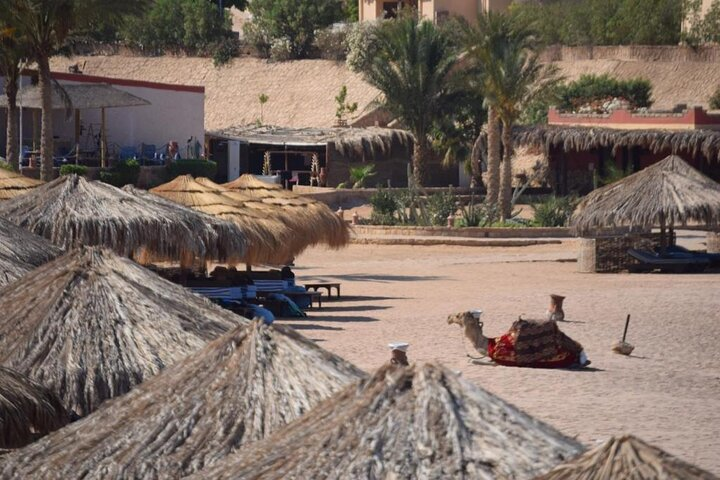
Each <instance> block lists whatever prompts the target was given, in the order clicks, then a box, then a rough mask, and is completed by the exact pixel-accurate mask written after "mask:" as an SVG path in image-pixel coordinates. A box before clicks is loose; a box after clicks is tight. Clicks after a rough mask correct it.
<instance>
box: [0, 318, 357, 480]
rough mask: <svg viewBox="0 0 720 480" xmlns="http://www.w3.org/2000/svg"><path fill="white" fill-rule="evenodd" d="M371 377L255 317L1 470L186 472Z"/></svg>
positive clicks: (8, 460)
mask: <svg viewBox="0 0 720 480" xmlns="http://www.w3.org/2000/svg"><path fill="white" fill-rule="evenodd" d="M363 376H364V374H363V373H362V372H361V371H360V370H358V369H357V368H355V367H354V366H353V365H351V364H349V363H348V362H346V361H345V360H343V359H342V358H340V357H338V356H336V355H333V354H331V353H329V352H327V351H325V350H323V349H322V348H320V347H318V346H317V345H316V344H315V343H314V342H312V341H310V340H308V339H306V338H305V337H302V336H301V335H299V334H297V333H295V331H294V330H292V329H290V328H287V327H282V326H266V325H265V324H264V323H262V322H253V323H252V325H250V326H246V327H240V328H237V329H235V330H233V331H231V332H229V333H228V334H226V335H224V336H222V337H220V338H219V339H217V340H215V341H213V342H211V343H209V344H208V345H207V346H206V347H205V348H204V349H202V350H201V351H199V352H197V353H196V354H193V355H191V356H189V357H187V358H186V359H185V360H183V361H181V362H179V363H178V364H176V365H175V366H173V367H170V368H168V369H167V370H165V371H164V372H162V373H161V374H159V375H157V376H156V377H154V378H152V379H150V380H148V381H147V382H146V383H143V384H142V385H139V386H138V387H136V388H135V389H134V390H133V391H132V392H130V393H129V394H127V395H126V396H124V397H122V398H119V399H117V400H115V401H113V402H109V403H108V404H106V406H105V407H104V408H102V409H101V410H99V411H97V412H95V413H93V414H92V415H90V416H89V417H87V418H85V419H83V420H81V421H79V422H76V423H74V424H73V425H71V426H70V427H68V428H65V429H63V430H62V431H60V432H56V434H55V435H53V436H51V437H47V439H45V440H44V441H42V442H38V443H36V444H34V445H31V446H29V447H28V448H26V449H24V450H22V451H21V452H18V453H17V454H11V455H5V456H4V457H0V474H1V475H3V476H9V477H25V478H30V477H34V476H38V475H42V476H43V477H44V478H62V479H70V478H87V477H91V478H100V477H103V478H145V479H151V478H180V477H183V476H185V475H188V474H190V473H193V472H196V471H198V470H200V469H202V468H203V467H205V466H208V465H212V464H214V463H216V462H218V461H220V460H222V459H223V458H225V457H226V456H227V455H229V454H231V453H232V452H233V451H236V450H238V449H239V448H240V447H241V446H243V448H245V447H244V445H246V444H248V443H250V442H254V441H257V440H260V439H262V438H264V437H266V436H268V435H270V434H272V433H273V432H275V431H278V430H280V429H281V428H282V427H283V426H284V425H285V424H286V423H288V422H290V421H292V420H294V419H296V418H298V417H300V416H301V415H303V414H304V413H306V412H307V411H309V410H311V409H312V408H313V407H314V406H315V405H316V404H318V403H320V402H321V401H322V400H324V399H326V398H328V397H329V396H330V395H332V394H333V393H335V392H336V391H338V390H340V389H341V388H343V387H344V386H345V385H347V384H349V383H351V382H353V381H355V380H357V379H359V378H361V377H363ZM48 475H50V476H48ZM307 478H311V477H307Z"/></svg>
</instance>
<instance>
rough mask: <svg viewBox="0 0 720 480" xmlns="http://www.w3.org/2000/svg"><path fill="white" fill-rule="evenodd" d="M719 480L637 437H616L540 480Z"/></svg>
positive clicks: (555, 469) (564, 464)
mask: <svg viewBox="0 0 720 480" xmlns="http://www.w3.org/2000/svg"><path fill="white" fill-rule="evenodd" d="M578 478H582V479H584V480H615V479H620V478H622V479H623V480H717V478H718V477H716V476H715V475H713V474H711V473H710V472H706V471H704V470H701V469H699V468H698V467H695V466H694V465H690V464H688V463H685V462H684V461H682V460H680V459H678V458H676V457H674V456H672V455H670V454H669V453H667V452H664V451H663V450H661V449H659V448H657V447H654V446H652V445H649V444H647V443H645V442H644V441H642V440H640V439H639V438H637V437H633V436H632V435H626V436H622V437H613V438H611V439H610V440H608V441H607V442H606V443H604V444H603V445H600V446H599V447H597V448H594V449H592V450H590V451H588V452H586V453H584V454H582V455H580V456H579V457H578V458H576V459H574V460H571V461H570V462H568V463H563V464H561V465H558V466H557V467H555V468H554V469H552V470H551V471H550V472H549V473H547V474H545V475H543V476H541V477H539V478H538V480H575V479H578Z"/></svg>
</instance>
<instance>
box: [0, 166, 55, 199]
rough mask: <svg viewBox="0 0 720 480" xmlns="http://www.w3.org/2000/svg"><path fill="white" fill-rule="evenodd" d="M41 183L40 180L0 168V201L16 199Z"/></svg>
mask: <svg viewBox="0 0 720 480" xmlns="http://www.w3.org/2000/svg"><path fill="white" fill-rule="evenodd" d="M43 183H44V182H42V181H41V180H35V179H34V178H28V177H26V176H25V175H22V174H20V173H17V172H11V171H9V170H5V169H4V168H0V200H8V199H10V198H14V197H17V196H18V195H22V194H23V193H26V192H28V191H29V190H32V189H33V188H35V187H37V186H40V185H42V184H43Z"/></svg>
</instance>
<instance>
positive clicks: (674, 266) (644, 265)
mask: <svg viewBox="0 0 720 480" xmlns="http://www.w3.org/2000/svg"><path fill="white" fill-rule="evenodd" d="M628 255H630V256H631V257H632V258H634V259H635V260H637V261H638V263H637V264H632V265H629V266H628V270H629V271H631V272H652V271H654V270H660V271H661V272H664V273H690V272H696V273H697V272H702V271H704V270H705V269H706V268H707V267H708V266H709V265H710V260H708V259H707V258H701V257H696V256H694V255H692V254H680V253H674V254H666V255H660V254H657V253H654V252H649V251H647V250H638V249H635V248H631V249H629V250H628Z"/></svg>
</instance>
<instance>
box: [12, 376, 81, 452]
mask: <svg viewBox="0 0 720 480" xmlns="http://www.w3.org/2000/svg"><path fill="white" fill-rule="evenodd" d="M69 418H70V417H69V416H68V414H67V412H66V411H65V409H64V408H63V406H62V404H61V403H60V400H58V398H57V397H56V396H55V395H54V394H53V393H52V392H51V391H50V390H48V389H47V388H45V387H43V386H42V385H40V384H38V383H35V382H33V381H32V380H30V379H29V378H27V377H25V376H24V375H21V374H19V373H18V372H15V371H13V370H10V369H9V368H5V367H0V448H19V447H22V446H24V445H27V444H28V443H30V442H32V441H34V440H36V439H37V438H39V437H42V436H43V435H46V434H48V433H49V432H52V431H53V430H57V429H58V428H60V427H62V426H63V425H65V424H67V423H68V420H69Z"/></svg>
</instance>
